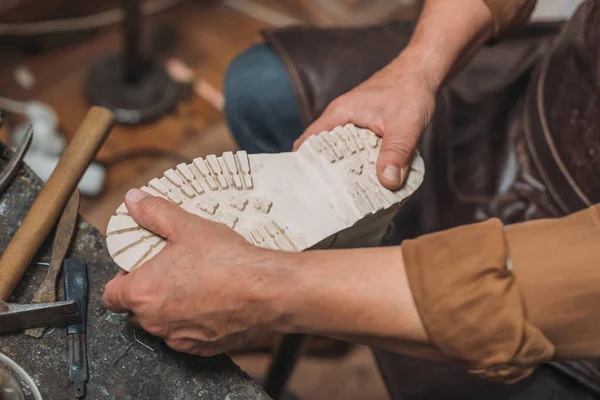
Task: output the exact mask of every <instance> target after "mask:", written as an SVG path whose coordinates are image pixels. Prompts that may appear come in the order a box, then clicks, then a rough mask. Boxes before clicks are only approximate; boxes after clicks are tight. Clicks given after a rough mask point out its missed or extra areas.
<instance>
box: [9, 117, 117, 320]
mask: <svg viewBox="0 0 600 400" xmlns="http://www.w3.org/2000/svg"><path fill="white" fill-rule="evenodd" d="M112 123H113V114H112V113H111V112H110V111H108V110H107V109H105V108H102V107H92V108H90V110H89V111H88V113H87V115H86V117H85V119H84V120H83V122H82V124H81V125H80V127H79V129H78V130H77V133H76V134H75V136H74V137H73V140H72V141H71V143H69V145H68V146H67V148H66V149H65V152H64V153H63V155H62V157H61V159H60V161H59V162H58V164H57V166H56V168H55V169H54V172H53V173H52V175H51V176H50V178H49V179H48V182H47V183H46V185H44V187H43V188H42V190H41V191H40V194H39V195H38V197H37V199H36V200H35V202H34V203H33V205H32V206H31V209H30V210H29V212H28V213H27V215H26V216H25V218H24V219H23V222H22V223H21V225H20V226H19V228H18V229H17V232H16V233H15V235H14V236H13V238H12V240H11V241H10V243H9V244H8V247H7V248H6V250H5V251H4V253H2V257H0V312H2V310H4V313H7V312H8V313H10V312H18V311H19V310H20V312H24V311H29V312H28V313H25V314H23V315H26V316H29V317H26V320H31V319H36V321H37V322H36V324H37V325H35V324H34V325H30V324H29V323H27V325H29V327H35V326H44V325H48V323H49V322H52V321H46V320H45V319H47V318H45V317H44V318H42V319H40V318H41V317H40V315H46V316H49V315H50V316H52V315H53V316H54V317H53V318H54V319H55V320H59V319H60V318H62V317H61V315H63V314H69V313H71V312H72V311H74V312H75V314H77V306H76V304H74V303H73V302H57V303H46V304H44V303H40V304H34V305H9V304H8V303H5V302H4V301H6V300H8V298H9V297H10V295H11V294H12V292H13V290H14V289H15V287H16V286H17V284H18V283H19V281H20V280H21V277H22V276H23V274H24V273H25V270H26V269H27V267H28V266H29V264H30V263H31V261H32V260H33V257H34V256H35V254H36V253H37V251H38V250H39V249H40V247H41V245H42V243H43V242H44V240H45V239H46V236H48V234H49V233H50V231H51V230H52V227H53V226H54V224H55V223H56V221H57V220H58V218H59V216H60V214H61V212H62V210H63V208H64V207H65V205H66V204H67V201H68V200H69V198H70V197H71V194H72V193H73V191H74V190H75V188H76V187H77V184H78V183H79V180H80V179H81V177H82V175H83V173H84V172H85V170H86V169H87V167H88V165H89V164H90V162H91V161H92V160H93V158H94V157H95V155H96V153H97V152H98V150H99V149H100V146H102V144H103V143H104V140H105V139H106V137H107V135H108V133H109V132H110V129H111V127H112ZM2 300H4V301H2ZM32 310H33V311H32ZM36 315H37V316H36ZM67 319H68V318H67ZM8 320H9V319H5V321H8ZM40 322H44V323H40ZM66 322H67V323H68V322H73V319H72V318H71V319H70V320H69V321H66ZM11 323H15V322H14V320H13V321H12V322H11ZM59 324H60V323H59ZM2 328H4V329H5V330H7V329H10V330H12V328H13V327H9V326H3V327H2Z"/></svg>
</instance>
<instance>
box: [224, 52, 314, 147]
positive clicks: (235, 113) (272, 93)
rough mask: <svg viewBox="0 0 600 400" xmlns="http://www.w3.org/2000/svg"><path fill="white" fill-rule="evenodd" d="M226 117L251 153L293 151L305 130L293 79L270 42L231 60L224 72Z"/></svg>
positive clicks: (241, 144) (239, 143)
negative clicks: (294, 144)
mask: <svg viewBox="0 0 600 400" xmlns="http://www.w3.org/2000/svg"><path fill="white" fill-rule="evenodd" d="M225 118H226V120H227V124H228V125H229V129H230V130H231V133H232V134H233V137H234V138H235V140H236V141H237V143H238V145H239V146H240V147H241V148H242V149H244V150H247V151H248V152H249V153H278V152H282V151H290V150H291V149H292V145H293V143H294V141H295V140H296V139H297V138H298V136H300V135H301V134H302V132H303V130H304V127H303V126H302V122H301V119H300V111H299V107H298V101H297V99H296V94H295V93H294V88H293V86H292V82H291V81H290V78H289V76H288V73H287V71H286V69H285V67H284V65H283V63H282V61H281V59H280V58H279V56H278V55H277V54H276V53H275V51H274V50H273V49H272V48H271V47H270V46H269V45H266V44H259V45H256V46H253V47H251V48H250V49H248V50H246V51H245V52H244V53H242V54H240V55H239V56H238V57H237V58H235V59H234V60H233V61H232V63H231V65H230V66H229V68H228V70H227V73H226V76H225Z"/></svg>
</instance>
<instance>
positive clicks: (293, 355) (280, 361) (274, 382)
mask: <svg viewBox="0 0 600 400" xmlns="http://www.w3.org/2000/svg"><path fill="white" fill-rule="evenodd" d="M307 338H308V336H307V335H304V334H291V335H284V336H283V339H282V340H281V343H280V344H279V348H278V349H277V351H276V352H275V354H274V355H273V359H272V360H271V365H270V366H269V371H268V372H267V377H266V379H265V383H264V385H263V389H264V390H265V392H267V394H268V395H269V396H270V397H271V398H273V400H283V399H285V398H286V397H287V396H290V395H289V394H286V393H285V387H286V385H287V383H288V380H289V378H290V376H291V375H292V372H293V371H294V368H295V367H296V363H297V362H298V359H299V358H300V355H301V353H302V347H303V346H304V343H305V342H306V339H307Z"/></svg>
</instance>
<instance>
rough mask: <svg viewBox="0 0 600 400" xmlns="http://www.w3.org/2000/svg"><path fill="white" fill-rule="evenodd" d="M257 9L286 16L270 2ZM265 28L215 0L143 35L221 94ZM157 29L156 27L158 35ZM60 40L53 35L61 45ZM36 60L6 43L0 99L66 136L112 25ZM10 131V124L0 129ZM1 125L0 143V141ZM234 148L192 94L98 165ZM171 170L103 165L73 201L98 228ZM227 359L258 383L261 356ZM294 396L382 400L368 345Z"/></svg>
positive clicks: (176, 13) (131, 132)
mask: <svg viewBox="0 0 600 400" xmlns="http://www.w3.org/2000/svg"><path fill="white" fill-rule="evenodd" d="M261 3H262V4H265V5H267V6H269V7H272V8H275V9H278V10H282V11H287V9H286V7H285V6H283V5H282V3H281V2H280V1H277V0H262V1H261ZM268 27H269V25H267V24H265V23H263V22H259V21H257V20H255V19H253V18H251V17H249V16H247V15H244V14H242V13H240V12H238V11H234V10H232V9H231V8H228V7H226V6H224V5H223V4H221V3H219V2H215V1H207V0H206V1H203V0H198V1H188V2H185V3H184V4H182V5H180V6H177V7H176V8H174V9H172V10H170V11H167V12H164V13H162V14H160V15H157V16H154V17H152V18H150V19H149V21H148V24H147V28H148V30H149V31H164V29H167V30H169V31H171V32H174V33H175V37H176V42H175V44H174V45H173V46H172V47H171V48H170V49H169V50H167V51H165V52H163V53H162V54H161V57H162V58H163V59H166V58H168V57H177V58H180V59H181V60H183V61H184V62H186V63H187V64H188V65H189V66H190V67H192V69H193V70H194V71H195V73H196V75H197V76H198V77H201V78H203V79H205V80H206V81H207V82H208V83H210V84H211V85H212V86H214V87H215V88H217V89H219V90H221V89H222V86H223V77H224V73H225V70H226V67H227V65H228V64H229V62H230V61H231V60H232V58H233V57H235V55H236V54H238V53H239V52H241V51H242V50H244V49H245V48H247V47H248V46H250V45H252V44H254V43H258V42H259V41H260V35H259V31H260V30H261V29H263V28H268ZM159 28H160V29H159ZM64 39H65V38H61V40H64ZM68 40H70V41H71V42H72V43H70V44H68V45H62V46H59V47H56V48H54V49H50V50H48V51H46V52H42V53H41V54H38V55H27V54H24V53H22V52H21V51H20V50H19V49H18V48H17V47H15V46H12V47H11V46H7V49H6V51H4V53H3V54H0V95H1V96H7V97H11V98H13V99H18V100H30V99H33V98H37V99H39V100H41V101H43V102H45V103H48V104H50V105H51V106H52V107H54V108H55V110H56V111H57V112H58V115H59V117H60V124H61V128H62V130H63V131H64V134H65V136H66V137H67V138H71V137H72V136H73V134H74V132H75V130H76V128H77V126H78V124H79V123H80V121H81V120H82V118H83V116H84V115H85V113H86V110H87V108H88V107H89V104H88V102H87V100H86V97H85V85H86V79H87V74H88V71H89V68H90V66H91V64H92V63H93V62H94V61H95V60H97V59H99V58H100V57H102V56H103V55H105V54H107V53H110V52H112V51H117V50H118V49H119V47H120V34H119V29H118V27H112V28H108V29H105V30H103V31H100V32H95V33H94V34H93V35H88V36H87V37H85V38H84V39H79V40H72V39H68ZM19 65H26V66H27V67H28V68H29V69H31V71H32V72H33V73H34V74H35V76H36V79H37V85H36V86H35V87H34V89H33V90H29V91H27V90H24V89H22V88H20V87H19V86H18V85H17V84H16V83H15V81H14V80H13V79H12V76H13V70H14V69H15V68H16V67H17V66H19ZM8 125H10V124H8ZM8 128H9V127H5V128H4V129H3V131H2V132H1V135H0V138H2V139H3V140H6V137H7V132H8ZM234 148H235V144H234V142H233V140H232V138H231V136H230V134H229V132H228V131H227V128H226V126H225V124H224V120H223V117H222V115H221V114H220V112H219V111H218V110H216V109H215V108H214V107H213V106H212V105H211V104H210V103H209V102H207V101H205V100H203V99H201V98H199V97H197V96H194V95H192V96H191V97H189V98H188V99H186V100H185V101H182V102H181V103H180V104H179V106H178V107H177V109H176V110H175V112H173V113H172V114H171V115H167V116H165V117H164V118H162V119H160V120H159V121H156V122H154V123H151V124H147V125H143V126H134V127H130V126H129V127H128V126H115V128H114V129H113V131H112V133H111V135H110V137H109V138H108V140H107V141H106V144H105V145H104V146H103V147H102V149H101V151H100V153H99V154H98V157H97V159H98V160H109V159H114V158H115V157H118V156H120V155H122V154H125V153H127V152H130V151H133V150H155V149H160V150H167V151H170V152H174V153H177V154H179V155H180V156H181V157H182V158H184V159H191V158H193V157H198V156H203V155H206V154H211V153H222V152H223V151H227V150H231V149H234ZM174 164H176V161H174V160H172V159H163V158H137V159H133V160H129V161H124V162H121V163H117V164H114V165H112V166H111V167H110V168H109V169H108V173H107V182H106V187H105V189H104V191H103V193H102V194H101V195H100V196H98V197H95V198H83V199H82V206H81V212H82V214H83V215H84V216H85V217H86V218H87V219H88V220H89V221H90V222H91V223H92V224H94V225H95V226H97V227H98V228H99V229H100V230H101V231H104V230H105V227H106V224H107V221H108V219H109V217H110V215H111V214H112V213H113V212H114V210H115V209H116V207H117V206H118V205H119V204H120V203H121V202H122V199H123V196H124V194H125V193H126V192H127V190H128V189H130V188H131V187H139V186H141V185H143V184H145V183H146V182H147V181H148V180H150V179H151V178H153V177H154V176H156V175H158V174H160V173H162V171H164V170H165V169H167V168H169V167H170V166H172V165H174ZM235 359H236V361H237V362H239V364H240V365H241V366H242V368H244V369H245V370H247V371H248V372H249V373H250V374H251V375H253V376H257V377H259V376H260V375H262V371H264V369H265V368H266V365H267V362H268V357H267V356H260V355H251V356H236V357H235ZM291 386H292V389H293V390H294V392H295V393H296V394H298V395H300V398H301V399H307V400H308V399H311V400H319V399H327V400H333V399H344V400H358V399H372V400H379V399H386V398H387V395H386V392H385V389H384V387H383V384H382V382H381V380H380V378H379V375H378V372H377V370H376V367H375V364H374V362H373V360H372V357H371V354H370V352H369V351H368V349H366V348H363V347H355V348H354V349H353V350H352V352H351V353H350V354H349V355H348V356H346V357H344V358H342V359H332V360H327V361H323V360H317V359H304V360H303V361H302V362H301V364H300V366H299V368H298V370H297V372H296V374H295V375H294V378H293V380H292V383H291Z"/></svg>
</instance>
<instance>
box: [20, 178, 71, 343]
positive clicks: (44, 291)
mask: <svg viewBox="0 0 600 400" xmlns="http://www.w3.org/2000/svg"><path fill="white" fill-rule="evenodd" d="M78 215H79V190H77V189H75V192H73V195H72V196H71V199H70V200H69V202H68V203H67V205H66V207H65V209H64V211H63V213H62V215H61V217H60V219H59V220H58V226H57V228H56V233H55V236H54V243H53V244H52V259H51V260H50V266H49V267H48V271H47V272H46V277H45V278H44V281H43V282H42V284H41V285H40V287H39V288H38V289H37V291H36V292H35V294H34V295H33V299H32V300H31V302H32V303H47V302H52V301H56V281H57V279H58V274H59V272H60V268H61V266H62V264H63V260H64V258H65V255H66V254H67V251H68V250H69V245H70V243H71V238H72V237H73V232H74V231H75V226H76V223H77V216H78ZM45 330H46V327H44V326H42V327H39V328H34V329H27V330H26V331H25V332H24V333H25V334H26V335H28V336H31V337H35V338H39V337H42V335H43V334H44V331H45Z"/></svg>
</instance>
